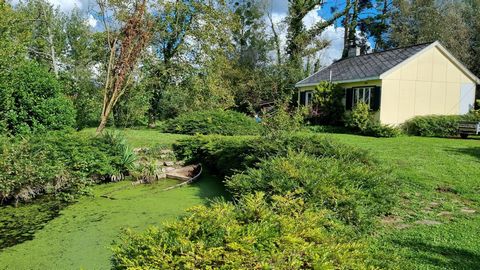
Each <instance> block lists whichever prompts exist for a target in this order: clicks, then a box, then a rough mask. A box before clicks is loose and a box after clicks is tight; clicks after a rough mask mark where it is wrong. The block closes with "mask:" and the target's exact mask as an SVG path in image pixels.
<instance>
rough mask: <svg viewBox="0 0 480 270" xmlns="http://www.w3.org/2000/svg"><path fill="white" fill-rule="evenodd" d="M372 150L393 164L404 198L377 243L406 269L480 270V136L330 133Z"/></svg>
mask: <svg viewBox="0 0 480 270" xmlns="http://www.w3.org/2000/svg"><path fill="white" fill-rule="evenodd" d="M330 136H333V137H335V138H337V139H338V140H340V141H342V142H344V143H347V144H351V145H356V146H358V147H362V148H365V149H369V150H370V151H371V152H372V153H373V154H374V155H375V156H376V157H377V158H378V159H379V160H380V161H381V163H382V165H383V166H385V167H387V168H390V169H391V170H392V172H393V174H394V175H395V176H396V178H397V179H398V180H400V183H399V185H397V186H392V190H399V191H400V195H401V200H400V202H399V204H398V206H397V207H396V209H395V211H394V213H392V216H390V217H388V218H386V219H384V220H383V224H384V228H383V229H382V230H380V231H379V232H378V235H377V237H378V238H377V239H379V243H378V246H376V247H374V248H379V249H382V250H384V251H388V252H391V253H394V252H397V253H398V255H399V256H400V258H399V264H400V265H401V266H402V268H404V269H475V268H478V266H479V265H480V216H479V215H478V211H479V210H480V195H479V193H480V140H479V139H478V137H477V138H474V139H469V140H460V139H441V138H423V137H399V138H388V139H385V138H369V137H361V136H354V135H345V134H331V135H330Z"/></svg>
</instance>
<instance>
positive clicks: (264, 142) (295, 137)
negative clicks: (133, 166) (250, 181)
mask: <svg viewBox="0 0 480 270" xmlns="http://www.w3.org/2000/svg"><path fill="white" fill-rule="evenodd" d="M291 150H294V151H299V152H305V153H307V154H310V155H313V156H317V157H334V158H337V159H340V160H343V161H345V162H352V161H357V162H360V163H365V164H373V163H374V162H375V161H374V160H373V158H372V157H371V156H370V155H369V154H368V153H367V152H366V151H364V150H360V149H357V148H355V147H351V146H347V145H344V144H341V143H338V142H337V141H335V140H332V139H330V138H328V137H324V136H319V135H315V134H284V135H280V136H278V137H276V138H270V139H266V138H261V137H225V136H196V137H192V138H187V139H182V140H179V141H178V142H177V143H176V144H174V151H175V154H176V155H177V158H178V159H185V160H187V161H188V162H191V163H199V162H201V163H202V164H203V165H204V166H206V167H208V168H210V169H211V170H213V171H214V172H216V173H220V174H223V175H231V174H233V173H234V172H235V171H238V170H245V169H246V168H248V167H253V166H255V164H257V163H258V162H259V161H260V160H262V159H265V158H269V157H274V156H285V155H287V154H288V152H289V151H291Z"/></svg>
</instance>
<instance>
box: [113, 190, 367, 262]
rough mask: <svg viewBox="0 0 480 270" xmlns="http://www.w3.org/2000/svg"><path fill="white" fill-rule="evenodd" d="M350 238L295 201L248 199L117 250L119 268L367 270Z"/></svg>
mask: <svg viewBox="0 0 480 270" xmlns="http://www.w3.org/2000/svg"><path fill="white" fill-rule="evenodd" d="M352 236H353V233H352V231H351V230H350V229H349V228H347V227H345V226H343V225H342V224H341V223H339V222H337V221H335V219H333V218H331V213H330V212H329V211H327V210H320V211H317V209H314V208H309V207H307V206H306V205H305V202H304V201H303V200H302V199H300V198H295V196H293V195H292V194H287V195H286V196H273V197H272V203H271V205H270V204H268V203H266V201H265V198H264V194H263V193H256V194H250V195H246V196H245V197H243V198H242V199H241V200H239V202H238V203H237V204H235V205H234V204H232V203H229V202H221V201H219V202H215V203H213V204H212V205H211V206H210V207H206V206H197V207H194V208H192V209H191V210H190V214H189V215H187V216H186V217H184V218H182V219H181V220H180V221H177V222H174V223H171V224H167V225H165V227H164V228H162V229H158V228H151V229H150V230H148V231H146V232H145V233H142V234H138V233H135V232H132V231H127V232H126V233H125V234H124V235H123V237H122V239H121V242H120V243H118V242H117V244H116V245H115V247H114V248H113V251H114V256H113V259H112V262H113V268H114V269H133V268H138V269H146V268H149V269H150V268H151V269H163V268H179V269H210V268H218V269H244V268H245V269H247V268H248V269H265V268H275V269H299V268H346V269H348V268H350V269H366V268H368V267H367V264H366V263H365V261H367V260H368V258H369V256H368V255H367V254H366V252H365V248H366V247H365V245H364V243H362V241H360V240H355V239H352V238H351V237H352Z"/></svg>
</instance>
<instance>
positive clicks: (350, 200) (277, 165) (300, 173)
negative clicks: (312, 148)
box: [226, 153, 393, 225]
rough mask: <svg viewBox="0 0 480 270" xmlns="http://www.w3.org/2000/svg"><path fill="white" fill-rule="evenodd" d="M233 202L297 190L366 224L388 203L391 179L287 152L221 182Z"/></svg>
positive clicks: (376, 172)
mask: <svg viewBox="0 0 480 270" xmlns="http://www.w3.org/2000/svg"><path fill="white" fill-rule="evenodd" d="M226 186H227V188H228V190H229V191H230V192H232V193H233V194H234V196H235V197H236V198H240V197H241V196H243V195H245V194H253V193H255V192H257V191H261V192H265V194H266V197H267V198H269V197H271V196H274V195H281V196H282V195H285V194H287V193H289V192H291V191H292V190H297V191H298V192H299V195H300V196H301V197H302V198H304V200H305V201H306V202H309V203H314V204H315V205H316V206H318V207H321V208H327V209H330V210H332V211H334V213H335V215H336V216H337V217H338V218H340V219H341V220H344V221H346V222H348V223H349V224H353V225H368V224H370V223H372V221H373V220H374V216H378V215H380V214H386V213H387V212H388V211H389V210H390V208H391V206H392V203H393V199H392V198H393V196H392V190H391V188H390V186H391V178H390V177H389V174H388V173H386V172H385V171H383V170H381V169H378V168H373V167H371V166H366V165H364V164H362V163H359V162H354V161H352V162H345V161H343V160H339V159H335V158H318V157H314V156H310V155H306V154H304V153H300V154H298V153H290V154H288V155H287V156H285V157H275V158H273V159H269V160H264V161H262V162H261V163H260V164H259V165H258V167H257V168H248V169H247V170H246V171H245V172H243V173H239V174H235V175H233V176H232V177H230V178H229V179H227V181H226Z"/></svg>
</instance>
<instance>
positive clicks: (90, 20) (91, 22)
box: [86, 14, 98, 28]
mask: <svg viewBox="0 0 480 270" xmlns="http://www.w3.org/2000/svg"><path fill="white" fill-rule="evenodd" d="M97 23H98V21H97V20H96V19H95V18H94V17H93V15H92V14H90V15H89V16H88V18H87V20H86V24H87V25H88V26H90V27H92V28H95V27H96V26H97Z"/></svg>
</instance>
